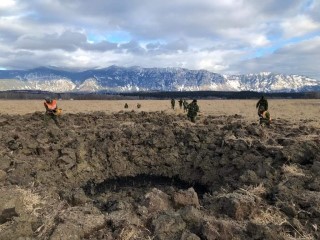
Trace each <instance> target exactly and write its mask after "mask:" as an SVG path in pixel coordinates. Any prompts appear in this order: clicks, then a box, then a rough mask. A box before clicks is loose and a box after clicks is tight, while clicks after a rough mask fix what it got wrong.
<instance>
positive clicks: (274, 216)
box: [252, 207, 287, 226]
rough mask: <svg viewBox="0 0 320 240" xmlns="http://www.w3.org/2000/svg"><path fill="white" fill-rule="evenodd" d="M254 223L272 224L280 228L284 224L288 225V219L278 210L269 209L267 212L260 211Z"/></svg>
mask: <svg viewBox="0 0 320 240" xmlns="http://www.w3.org/2000/svg"><path fill="white" fill-rule="evenodd" d="M252 221H253V222H254V223H257V224H261V225H267V224H269V223H272V224H274V225H278V226H280V225H282V224H283V223H286V222H287V219H286V218H285V216H284V215H283V214H281V212H280V211H279V210H278V209H277V208H274V207H269V208H267V209H265V210H260V211H259V212H258V213H257V214H256V215H255V217H254V218H253V219H252Z"/></svg>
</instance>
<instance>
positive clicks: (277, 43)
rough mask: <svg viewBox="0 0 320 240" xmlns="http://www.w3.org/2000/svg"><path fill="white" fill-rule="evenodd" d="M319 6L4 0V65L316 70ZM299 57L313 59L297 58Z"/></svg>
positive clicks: (297, 0)
mask: <svg viewBox="0 0 320 240" xmlns="http://www.w3.org/2000/svg"><path fill="white" fill-rule="evenodd" d="M319 11H320V1H318V0H281V1H278V0H265V1H253V0H225V1H212V0H199V1H194V0H171V1H160V2H159V1H149V0H122V1H117V0H91V1H74V0H70V1H63V0H28V1H23V0H3V1H1V3H0V56H4V55H8V54H9V55H8V57H7V58H1V61H0V67H1V68H15V67H17V68H28V67H30V66H37V65H38V64H39V65H53V66H57V67H59V66H60V67H66V66H67V67H68V68H72V67H75V68H89V67H96V66H98V67H107V66H109V64H116V65H120V66H132V65H139V66H141V67H187V68H190V69H207V70H210V71H217V72H218V73H229V72H232V73H242V72H247V71H252V72H257V71H259V70H263V71H273V70H274V71H280V70H281V69H282V70H283V71H286V72H288V73H289V71H290V69H291V70H292V71H293V70H294V71H299V72H309V73H310V74H312V75H314V76H315V75H317V74H318V73H319V70H318V69H317V66H316V62H317V61H316V60H315V59H316V57H314V55H312V52H310V51H309V50H307V49H308V48H310V46H309V45H308V44H310V43H312V44H315V45H314V46H313V47H312V50H313V51H315V52H317V48H316V46H317V45H316V42H317V41H316V40H315V39H317V37H318V36H319V34H320V29H319V24H320V15H319ZM311 38H313V39H312V40H311ZM308 39H309V40H308ZM293 46H295V47H293ZM297 47H299V50H300V51H301V52H298V49H296V48H297ZM257 53H259V58H253V57H254V56H258V54H257ZM298 54H299V55H300V56H298ZM313 57H314V58H313ZM298 58H304V59H306V62H308V64H309V65H307V64H299V62H296V61H294V60H292V59H298ZM312 58H313V61H312ZM15 59H17V60H16V61H14V60H15ZM294 64H297V65H296V66H295V65H294ZM281 66H283V67H282V68H281ZM299 69H300V70H299ZM304 69H306V70H305V71H304Z"/></svg>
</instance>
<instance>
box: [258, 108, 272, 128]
mask: <svg viewBox="0 0 320 240" xmlns="http://www.w3.org/2000/svg"><path fill="white" fill-rule="evenodd" d="M270 123H271V116H270V113H269V112H268V111H266V110H265V111H263V112H262V113H261V116H260V125H267V126H269V125H270Z"/></svg>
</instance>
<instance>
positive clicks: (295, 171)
mask: <svg viewBox="0 0 320 240" xmlns="http://www.w3.org/2000/svg"><path fill="white" fill-rule="evenodd" d="M281 169H282V172H283V173H284V174H286V175H288V176H295V177H304V176H306V175H305V173H304V172H303V170H302V169H300V168H299V167H298V166H297V165H296V164H291V165H287V164H284V165H283V166H282V167H281Z"/></svg>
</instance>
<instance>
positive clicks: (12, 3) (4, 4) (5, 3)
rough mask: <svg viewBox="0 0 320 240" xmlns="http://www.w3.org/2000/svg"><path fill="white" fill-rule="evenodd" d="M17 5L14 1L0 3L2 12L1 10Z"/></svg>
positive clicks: (7, 0)
mask: <svg viewBox="0 0 320 240" xmlns="http://www.w3.org/2000/svg"><path fill="white" fill-rule="evenodd" d="M15 5H16V3H15V1H14V0H1V1H0V10H1V9H7V8H12V7H14V6H15Z"/></svg>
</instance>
